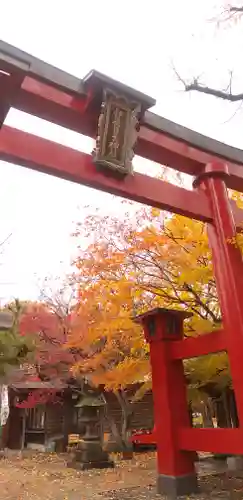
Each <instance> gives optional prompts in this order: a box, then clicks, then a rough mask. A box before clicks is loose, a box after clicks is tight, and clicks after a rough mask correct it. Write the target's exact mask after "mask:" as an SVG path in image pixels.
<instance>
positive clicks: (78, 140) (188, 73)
mask: <svg viewBox="0 0 243 500" xmlns="http://www.w3.org/2000/svg"><path fill="white" fill-rule="evenodd" d="M220 4H222V3H221V2H218V1H217V0H215V3H214V2H213V1H212V0H204V2H195V0H183V1H181V0H173V2H168V0H166V1H165V0H150V1H149V2H148V1H147V0H144V2H141V0H140V1H137V0H123V1H122V2H119V1H116V0H103V1H100V0H89V2H85V1H82V0H69V1H68V2H66V1H64V0H42V1H41V2H38V1H33V0H21V1H19V0H7V1H6V2H2V4H1V27H0V38H1V39H2V40H4V41H6V42H8V43H11V44H12V45H15V46H16V47H19V48H20V49H22V50H25V51H26V52H29V53H31V54H33V55H35V56H36V57H38V58H40V59H43V60H45V61H46V62H48V63H50V64H53V65H55V66H58V67H59V68H61V69H63V70H66V71H68V72H70V73H72V74H74V75H75V76H78V77H80V78H82V77H83V76H84V75H85V74H86V73H88V71H89V70H90V69H92V68H95V69H98V70H100V71H102V72H103V73H106V74H107V75H109V76H111V77H113V78H116V79H118V80H121V81H123V82H124V83H126V84H128V85H130V86H133V87H135V88H137V89H138V90H141V91H143V92H145V93H147V94H149V95H151V96H152V97H155V98H156V99H157V105H156V107H155V109H154V111H155V112H156V113H158V114H160V115H163V116H165V117H167V118H169V119H171V120H174V121H177V122H178V123H180V124H183V125H185V126H187V127H190V128H192V129H194V130H197V131H199V132H202V133H204V134H206V135H208V136H211V137H214V138H217V139H219V140H221V141H223V142H226V143H228V144H231V145H234V146H238V147H243V141H242V118H243V114H242V111H241V107H240V105H239V104H235V105H231V104H229V103H226V102H222V101H220V100H216V99H214V98H210V97H207V96H202V95H197V94H190V95H188V94H185V93H184V92H183V90H182V86H181V84H180V83H179V82H178V80H177V79H176V77H175V74H174V72H173V70H172V61H173V64H174V66H175V67H176V69H177V71H178V72H179V74H180V75H181V76H182V77H183V78H185V79H190V77H193V76H199V75H200V78H201V80H202V82H206V83H208V84H210V85H214V86H217V87H221V88H223V87H226V86H227V84H228V81H229V72H228V70H232V69H233V70H234V78H233V85H234V88H233V90H235V91H241V92H242V91H243V88H241V86H240V84H241V81H242V80H243V78H242V74H241V72H242V62H241V54H242V42H243V39H242V26H241V25H239V26H237V25H236V26H234V28H233V29H226V28H225V27H221V29H218V28H217V27H216V24H215V22H212V21H211V22H210V19H212V18H213V17H214V16H215V15H216V14H217V13H218V12H220V8H219V7H220ZM7 123H8V124H9V125H12V126H15V127H18V128H21V129H24V130H27V131H31V132H33V133H35V134H37V135H41V136H44V137H47V138H50V139H52V140H55V141H57V142H60V143H63V144H66V145H70V146H72V147H74V148H76V149H80V150H84V151H86V152H89V151H91V147H92V143H91V141H90V140H89V139H87V138H84V137H82V136H80V135H78V134H75V133H73V132H70V131H67V130H65V129H62V128H60V127H57V126H54V125H51V124H48V123H46V122H44V121H42V120H39V119H37V118H34V117H29V116H27V115H25V114H23V113H20V112H17V111H15V110H11V112H10V113H9V115H8V118H7ZM136 165H137V167H138V168H141V167H142V168H143V170H144V168H147V163H145V162H144V161H143V162H140V161H139V159H137V160H136ZM0 185H1V197H0V212H1V222H0V241H3V240H4V239H5V238H6V237H7V236H8V235H9V234H11V237H10V238H9V240H8V242H7V243H6V244H5V246H4V253H3V255H2V258H1V261H2V265H1V267H0V301H1V300H6V299H10V298H12V297H16V296H18V297H20V298H35V297H37V296H38V293H39V291H38V286H37V282H39V281H42V279H44V277H45V276H47V275H54V276H56V275H59V276H60V277H62V276H63V275H64V274H65V272H67V271H68V269H69V266H70V261H71V258H72V255H74V252H75V248H74V242H73V241H72V238H71V237H70V233H71V231H72V229H73V222H74V221H77V220H81V219H82V217H83V216H84V213H85V211H84V210H83V209H82V206H84V205H87V204H91V205H92V206H93V207H94V208H95V207H97V206H99V207H101V210H102V211H103V212H104V213H105V212H107V211H108V212H111V210H112V211H114V210H115V211H117V213H119V211H120V210H121V208H120V205H119V203H118V202H117V203H115V205H114V202H113V201H112V209H111V197H110V196H109V195H106V194H104V193H98V192H95V191H93V190H88V189H87V188H84V187H82V186H78V185H75V184H71V183H69V182H66V181H62V180H60V179H56V178H54V177H50V176H46V175H43V174H39V173H37V172H34V171H30V170H27V169H24V168H21V167H17V166H14V165H10V164H6V163H4V162H0ZM114 206H115V208H114Z"/></svg>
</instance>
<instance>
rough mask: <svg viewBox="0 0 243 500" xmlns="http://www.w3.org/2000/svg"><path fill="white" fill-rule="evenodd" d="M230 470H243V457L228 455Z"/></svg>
mask: <svg viewBox="0 0 243 500" xmlns="http://www.w3.org/2000/svg"><path fill="white" fill-rule="evenodd" d="M226 462H227V467H228V471H230V472H235V471H241V472H243V457H240V456H238V457H228V458H227V460H226Z"/></svg>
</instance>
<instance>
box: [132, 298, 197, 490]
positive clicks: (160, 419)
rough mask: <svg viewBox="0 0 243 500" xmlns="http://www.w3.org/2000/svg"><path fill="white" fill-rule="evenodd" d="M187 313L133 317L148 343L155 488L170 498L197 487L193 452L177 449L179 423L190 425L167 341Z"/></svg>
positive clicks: (180, 375)
mask: <svg viewBox="0 0 243 500" xmlns="http://www.w3.org/2000/svg"><path fill="white" fill-rule="evenodd" d="M190 316H191V314H190V313H186V312H183V311H174V310H169V309H162V308H158V309H153V310H152V311H149V312H148V313H145V314H143V315H141V316H139V317H138V318H137V320H139V321H141V322H142V324H143V327H144V334H145V338H146V341H147V342H148V343H149V344H150V361H151V370H152V384H153V400H154V419H155V426H156V438H157V463H158V482H157V484H158V492H159V493H161V494H167V495H169V496H170V498H176V497H177V496H180V495H189V494H191V493H195V492H197V491H198V484H197V476H196V472H195V466H194V459H195V453H194V452H189V451H187V452H186V451H182V450H180V449H179V443H178V439H177V433H178V429H179V428H180V427H182V426H183V427H190V416H189V411H188V405H187V394H186V380H185V375H184V368H183V362H182V360H172V358H171V355H170V347H171V342H173V341H176V340H181V339H182V337H183V321H184V319H185V318H188V317H190Z"/></svg>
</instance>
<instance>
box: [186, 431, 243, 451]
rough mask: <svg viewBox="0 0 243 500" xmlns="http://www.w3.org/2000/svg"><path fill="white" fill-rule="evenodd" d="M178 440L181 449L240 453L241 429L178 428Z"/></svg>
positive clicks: (241, 449) (241, 443) (242, 444)
mask: <svg viewBox="0 0 243 500" xmlns="http://www.w3.org/2000/svg"><path fill="white" fill-rule="evenodd" d="M178 441H179V445H180V448H181V449H182V450H188V451H193V450H195V451H203V452H207V451H208V452H212V453H229V454H232V455H233V454H236V455H242V453H243V430H242V429H219V428H218V429H192V428H184V429H183V428H180V429H179V431H178Z"/></svg>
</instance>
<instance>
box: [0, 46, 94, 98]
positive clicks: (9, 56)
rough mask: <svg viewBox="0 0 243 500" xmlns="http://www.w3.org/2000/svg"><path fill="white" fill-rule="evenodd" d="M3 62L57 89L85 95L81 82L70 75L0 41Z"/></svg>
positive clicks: (0, 53)
mask: <svg viewBox="0 0 243 500" xmlns="http://www.w3.org/2000/svg"><path fill="white" fill-rule="evenodd" d="M1 61H4V62H7V63H9V64H10V65H12V66H13V67H14V66H15V67H17V68H21V69H22V70H24V71H26V73H27V74H29V75H30V76H34V77H37V78H38V79H39V80H43V81H45V82H50V83H52V84H53V85H55V86H56V87H58V88H62V89H64V90H65V89H66V90H68V91H69V92H71V93H74V94H77V93H78V94H85V90H84V86H83V81H82V80H81V79H79V78H77V77H76V76H73V75H70V74H69V73H66V71H63V70H61V69H59V68H56V67H55V66H52V65H51V64H48V63H46V62H44V61H42V60H40V59H38V58H37V57H34V56H32V55H30V54H28V53H27V52H24V51H23V50H20V49H18V48H16V47H14V46H13V45H10V44H9V43H7V42H4V41H3V40H0V62H1Z"/></svg>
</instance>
